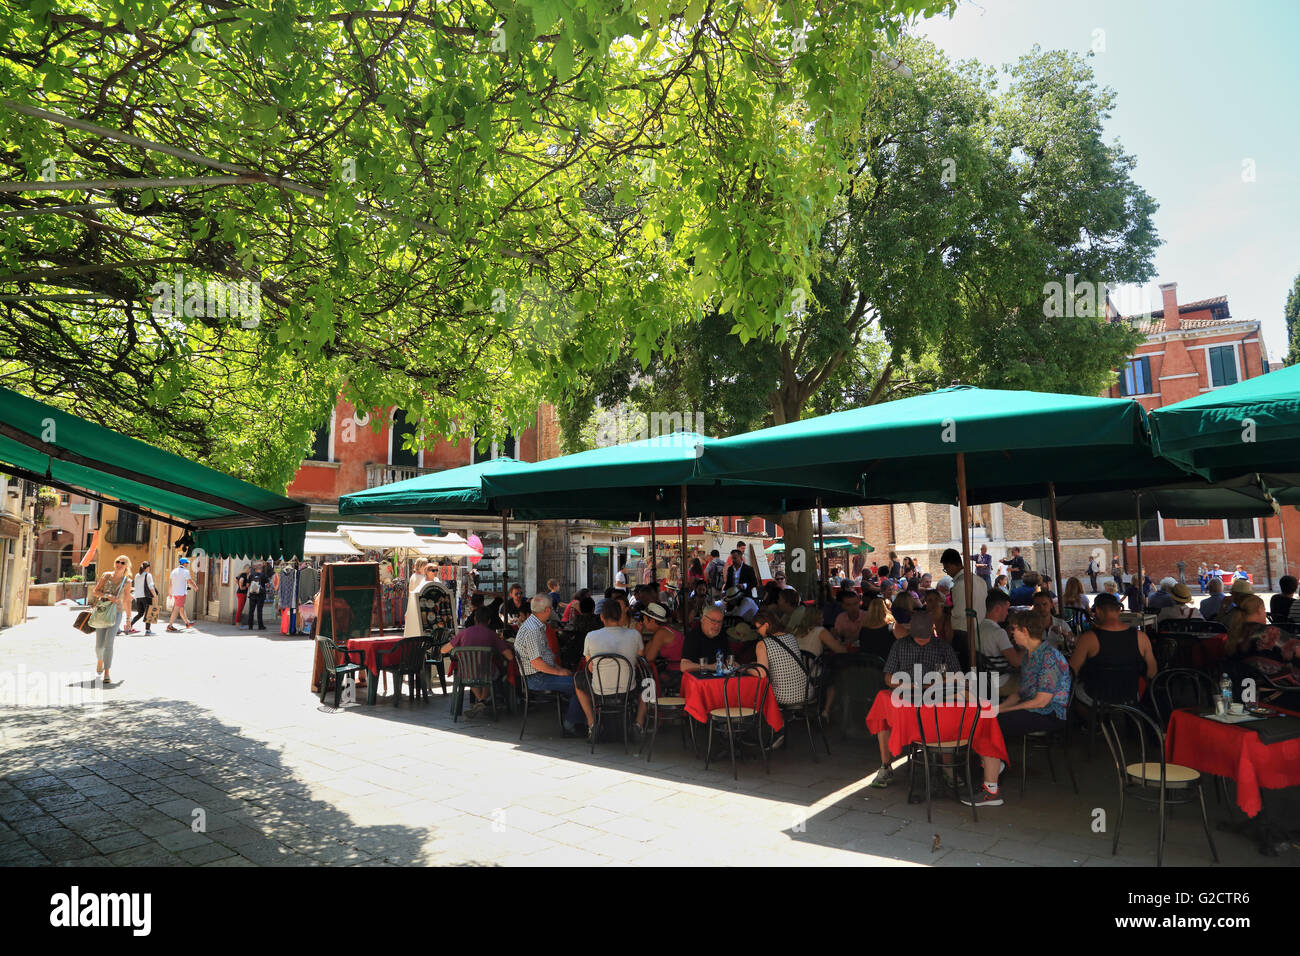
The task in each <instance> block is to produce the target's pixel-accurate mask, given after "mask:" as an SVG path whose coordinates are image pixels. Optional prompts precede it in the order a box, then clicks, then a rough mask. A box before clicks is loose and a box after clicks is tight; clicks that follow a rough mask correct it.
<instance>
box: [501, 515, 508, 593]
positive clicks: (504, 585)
mask: <svg viewBox="0 0 1300 956" xmlns="http://www.w3.org/2000/svg"><path fill="white" fill-rule="evenodd" d="M509 545H510V512H509V511H507V510H506V509H505V508H502V509H501V607H502V609H504V608H505V606H506V597H507V596H508V595H509V594H510V550H509Z"/></svg>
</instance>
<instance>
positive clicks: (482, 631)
mask: <svg viewBox="0 0 1300 956" xmlns="http://www.w3.org/2000/svg"><path fill="white" fill-rule="evenodd" d="M493 617H494V615H493V614H492V612H491V611H490V610H488V609H487V608H485V607H481V606H480V607H479V608H478V610H476V611H475V612H474V623H472V624H471V625H470V626H469V627H467V628H465V629H464V630H462V631H459V632H457V634H456V636H455V637H453V638H452V639H451V640H450V641H448V642H447V643H446V644H444V645H442V653H443V654H450V653H451V651H452V648H455V647H487V648H491V649H492V650H494V651H496V652H497V654H499V655H500V656H501V657H503V658H505V659H506V660H507V661H512V660H514V659H515V652H514V651H513V650H511V649H510V645H509V644H507V643H506V642H505V641H504V640H502V639H501V635H500V634H498V633H497V632H496V631H494V630H492V619H493ZM470 691H471V692H472V693H473V695H474V705H473V706H472V707H470V709H469V710H467V711H465V716H466V717H478V716H480V715H481V714H482V713H483V711H484V708H485V707H486V705H485V704H484V703H483V702H484V701H485V700H486V699H487V688H484V687H471V688H470Z"/></svg>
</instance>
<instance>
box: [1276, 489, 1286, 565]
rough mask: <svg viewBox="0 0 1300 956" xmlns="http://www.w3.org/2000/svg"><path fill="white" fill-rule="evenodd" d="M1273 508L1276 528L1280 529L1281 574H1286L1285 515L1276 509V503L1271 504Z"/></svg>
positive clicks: (1279, 509)
mask: <svg viewBox="0 0 1300 956" xmlns="http://www.w3.org/2000/svg"><path fill="white" fill-rule="evenodd" d="M1273 506H1274V508H1275V510H1276V512H1277V526H1278V528H1279V529H1281V541H1282V573H1283V574H1286V573H1287V563H1286V515H1284V514H1283V513H1282V509H1281V508H1280V507H1278V504H1277V502H1276V501H1275V502H1273Z"/></svg>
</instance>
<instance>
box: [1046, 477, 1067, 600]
mask: <svg viewBox="0 0 1300 956" xmlns="http://www.w3.org/2000/svg"><path fill="white" fill-rule="evenodd" d="M1047 508H1048V513H1049V515H1050V516H1051V518H1050V520H1051V530H1052V563H1053V564H1055V565H1056V599H1057V600H1058V601H1060V602H1061V605H1060V609H1061V613H1062V614H1064V613H1065V591H1064V590H1062V588H1061V532H1060V530H1059V529H1058V528H1057V525H1056V482H1054V481H1049V482H1048V483H1047Z"/></svg>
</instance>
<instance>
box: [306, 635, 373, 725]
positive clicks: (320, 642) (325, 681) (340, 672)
mask: <svg viewBox="0 0 1300 956" xmlns="http://www.w3.org/2000/svg"><path fill="white" fill-rule="evenodd" d="M316 644H317V646H318V647H319V648H320V656H321V660H323V661H324V663H325V670H324V671H322V672H321V676H320V702H321V703H322V704H323V703H325V691H326V689H327V688H328V687H329V683H330V678H331V677H333V678H334V709H335V710H337V709H338V706H339V699H340V697H341V696H342V694H343V678H345V677H347V676H348V675H349V674H355V673H357V671H359V670H362V664H361V663H353V662H352V660H351V659H350V658H351V656H352V655H354V654H355V655H357V657H358V658H361V657H362V654H361V651H349V650H347V649H346V648H342V649H341V648H339V646H338V645H337V644H335V643H334V642H333V641H331V640H330V639H329V638H328V637H318V638H316ZM340 655H342V657H343V663H342V664H340V663H339V662H338V660H339V656H340Z"/></svg>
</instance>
